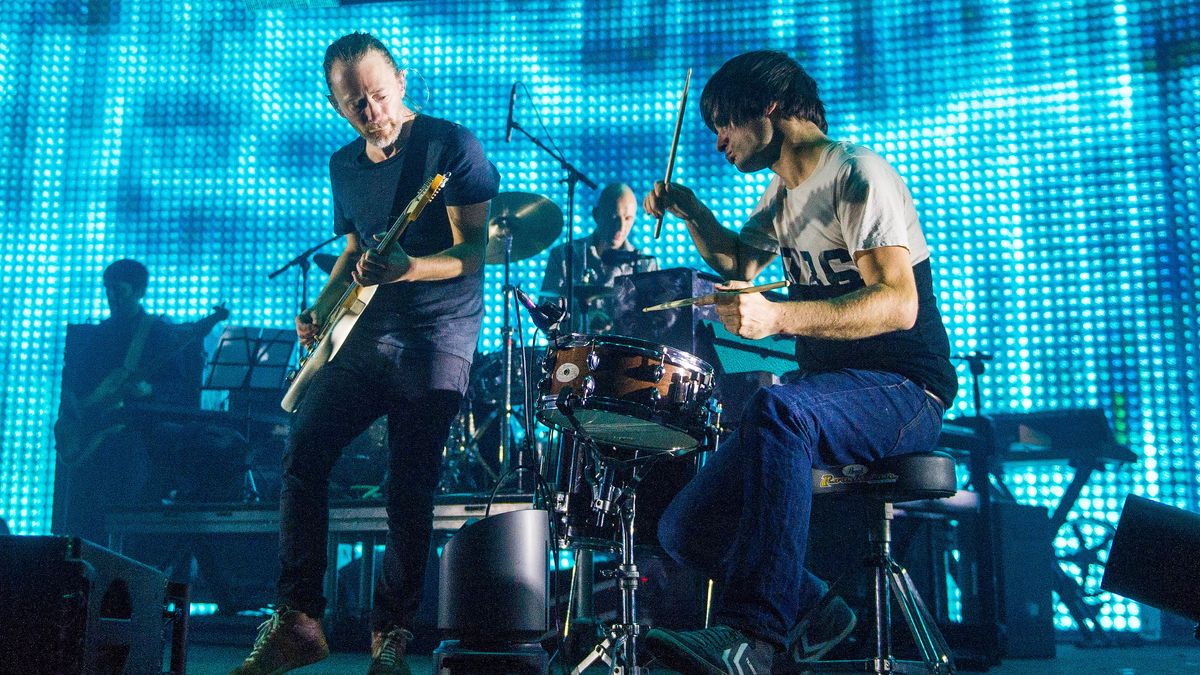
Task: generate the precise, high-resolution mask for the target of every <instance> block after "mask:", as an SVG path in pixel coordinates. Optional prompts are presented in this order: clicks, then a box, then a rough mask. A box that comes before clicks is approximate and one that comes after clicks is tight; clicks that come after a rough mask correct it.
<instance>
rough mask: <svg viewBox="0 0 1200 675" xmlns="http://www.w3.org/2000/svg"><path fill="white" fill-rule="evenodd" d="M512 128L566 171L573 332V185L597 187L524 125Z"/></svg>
mask: <svg viewBox="0 0 1200 675" xmlns="http://www.w3.org/2000/svg"><path fill="white" fill-rule="evenodd" d="M512 128H513V129H516V130H517V131H519V132H521V133H522V134H524V135H525V137H526V138H528V139H529V140H531V141H533V144H534V145H536V146H538V147H539V148H541V149H542V150H544V151H545V152H546V154H547V155H550V156H551V157H553V158H554V159H555V160H556V161H557V162H558V165H559V166H560V167H561V168H562V170H563V171H565V172H566V173H567V177H566V178H564V179H562V181H560V182H562V183H566V184H567V254H566V256H564V257H565V259H566V263H567V270H566V272H567V274H566V277H567V332H568V333H571V332H573V329H574V321H575V313H574V311H573V310H574V309H575V304H574V301H575V246H574V243H575V186H576V184H578V183H580V182H582V183H583V184H584V185H586V186H588V187H590V188H592V189H593V190H595V189H597V187H596V183H595V182H594V181H592V179H590V178H588V177H587V176H586V175H584V173H583V172H582V171H580V170H579V169H577V168H575V166H574V165H573V164H571V163H570V162H568V161H567V160H566V158H564V157H563V156H562V155H561V154H559V153H558V152H556V151H555V150H553V149H552V148H550V147H548V146H547V145H546V144H545V143H543V142H541V141H540V140H538V139H537V138H536V137H535V136H533V135H532V134H530V133H529V132H528V131H525V127H522V126H521V125H520V124H517V122H515V121H514V122H513V123H512ZM582 330H586V327H583V328H582Z"/></svg>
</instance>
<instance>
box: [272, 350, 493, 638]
mask: <svg viewBox="0 0 1200 675" xmlns="http://www.w3.org/2000/svg"><path fill="white" fill-rule="evenodd" d="M469 365H470V364H469V363H466V362H465V361H463V360H462V359H458V358H457V357H447V356H445V355H436V354H435V355H425V356H424V358H412V357H408V358H404V357H399V358H397V357H396V356H395V355H394V354H392V355H388V354H386V353H382V352H381V351H377V350H375V349H373V348H370V347H366V348H364V347H361V346H359V345H346V346H345V347H344V348H343V349H342V350H341V351H340V352H339V353H338V354H337V356H336V358H334V359H333V360H332V361H330V362H329V363H327V364H326V365H325V366H324V367H323V368H321V370H320V371H318V372H317V374H316V375H315V376H314V377H313V380H312V382H311V384H310V385H309V389H308V391H307V392H306V393H305V395H304V398H303V399H302V401H301V402H300V406H299V408H298V409H297V410H296V413H295V415H294V417H293V419H292V428H291V433H290V434H289V436H288V439H287V445H286V448H285V452H284V457H283V488H282V493H281V495H280V528H279V544H280V546H279V557H280V562H281V564H282V572H281V574H280V578H279V585H278V603H279V604H280V605H286V606H288V607H290V608H293V609H299V610H301V611H303V612H304V613H306V614H308V615H310V616H313V617H318V618H319V617H320V616H321V615H322V613H323V612H324V611H325V597H324V595H323V593H322V590H323V589H322V581H323V579H324V576H325V567H326V564H327V560H326V556H327V553H326V547H327V540H328V529H329V474H330V471H331V470H332V469H333V465H334V463H335V462H336V461H337V459H338V457H340V456H341V453H342V450H343V448H344V447H345V446H346V444H348V443H349V442H350V441H351V440H353V439H354V437H355V436H357V435H358V434H359V433H361V432H362V431H363V430H365V429H366V428H367V427H368V426H370V424H371V423H372V422H374V421H375V420H376V419H377V418H379V417H380V416H381V415H387V416H388V473H387V484H386V485H385V496H386V499H387V516H388V533H387V539H386V545H387V549H386V551H385V552H384V556H383V575H382V579H381V580H380V581H379V583H378V584H376V587H375V607H374V611H373V612H372V616H371V625H372V628H373V629H374V630H384V629H387V628H390V627H393V626H399V627H403V628H408V627H411V625H412V620H413V616H414V615H415V614H416V611H417V605H418V604H419V602H420V599H421V590H422V586H423V583H424V576H425V562H426V556H427V555H428V552H429V541H430V536H431V534H432V528H433V495H434V491H435V489H436V488H437V482H438V470H439V468H440V466H441V458H442V448H443V446H445V443H446V437H447V435H448V432H449V427H450V422H451V420H452V419H453V418H454V416H455V415H456V414H457V413H458V409H459V403H460V402H461V400H462V393H461V390H460V389H454V388H437V387H439V386H441V387H445V386H446V385H445V381H446V379H447V378H446V376H445V370H447V369H451V370H453V369H458V370H462V371H463V377H462V378H458V377H451V378H449V379H450V380H461V379H465V369H466V368H469Z"/></svg>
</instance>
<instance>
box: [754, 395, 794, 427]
mask: <svg viewBox="0 0 1200 675" xmlns="http://www.w3.org/2000/svg"><path fill="white" fill-rule="evenodd" d="M792 406H793V402H792V401H791V400H790V399H789V397H786V396H785V395H784V392H783V389H782V387H780V386H778V385H776V386H771V387H762V388H760V389H759V390H758V391H756V392H754V395H752V396H751V397H750V400H749V401H748V402H747V403H746V408H745V410H744V411H743V412H742V424H743V425H749V426H752V427H771V426H779V425H780V424H782V423H783V422H784V421H785V420H788V419H792V418H794V417H795V414H794V411H793V410H792Z"/></svg>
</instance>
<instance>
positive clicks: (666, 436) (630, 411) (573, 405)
mask: <svg viewBox="0 0 1200 675" xmlns="http://www.w3.org/2000/svg"><path fill="white" fill-rule="evenodd" d="M542 369H543V372H544V373H545V375H544V377H543V378H542V380H541V382H540V384H539V386H538V405H537V416H538V419H539V420H541V421H542V422H543V423H545V424H548V425H551V426H554V427H558V428H560V429H566V430H575V428H574V425H573V424H572V423H571V420H570V419H569V418H568V416H567V415H566V413H565V412H564V410H563V408H564V407H566V408H568V409H570V410H571V411H572V412H573V415H574V417H575V421H576V422H577V423H578V425H579V429H578V430H577V431H581V432H582V433H584V434H586V435H587V436H589V437H590V438H591V439H592V440H593V441H595V442H596V443H599V444H603V445H610V446H613V447H616V448H621V449H632V450H642V451H646V452H647V453H650V454H658V453H666V454H681V453H684V452H688V451H691V450H695V449H697V448H699V447H701V446H708V445H711V443H712V441H713V440H714V439H715V437H716V424H717V417H718V413H717V410H716V403H715V401H714V399H713V397H712V394H713V369H712V366H710V365H708V364H707V363H705V362H704V361H701V360H700V359H698V358H696V357H694V356H692V355H691V354H688V353H687V352H684V351H681V350H678V349H674V348H672V347H665V346H661V345H656V344H654V343H651V342H646V341H645V340H637V339H634V338H629V337H621V336H615V335H604V336H601V335H578V334H575V335H566V336H563V337H561V338H559V339H557V340H555V341H554V343H553V344H551V345H550V347H549V348H548V349H547V351H546V357H545V359H543V361H542Z"/></svg>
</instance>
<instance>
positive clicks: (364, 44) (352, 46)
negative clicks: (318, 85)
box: [324, 33, 400, 86]
mask: <svg viewBox="0 0 1200 675" xmlns="http://www.w3.org/2000/svg"><path fill="white" fill-rule="evenodd" d="M371 50H375V51H377V52H379V53H380V54H381V55H382V56H383V58H384V59H386V60H387V62H388V63H390V64H392V67H393V68H395V69H396V70H397V71H399V70H400V67H399V66H397V65H396V59H394V58H392V53H391V52H390V51H388V48H387V47H385V46H384V44H383V43H382V42H380V41H379V39H378V38H376V37H375V36H374V35H371V34H370V33H349V34H347V35H343V36H342V37H340V38H338V39H336V40H334V41H333V44H331V45H329V47H328V48H326V49H325V64H324V66H325V85H326V86H328V85H329V73H330V71H332V70H333V64H334V63H336V62H338V61H342V62H343V63H345V64H346V65H352V64H354V63H357V62H358V61H359V59H361V58H362V57H364V56H366V55H367V52H369V51H371Z"/></svg>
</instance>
